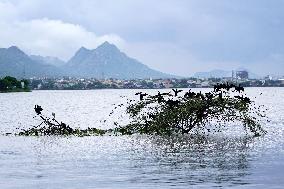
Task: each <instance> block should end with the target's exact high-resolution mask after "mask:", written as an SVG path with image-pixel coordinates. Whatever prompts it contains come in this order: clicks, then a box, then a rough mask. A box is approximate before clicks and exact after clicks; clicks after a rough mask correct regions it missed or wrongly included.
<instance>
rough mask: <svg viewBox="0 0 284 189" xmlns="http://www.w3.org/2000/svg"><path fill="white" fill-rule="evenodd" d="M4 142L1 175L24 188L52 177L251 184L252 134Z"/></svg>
mask: <svg viewBox="0 0 284 189" xmlns="http://www.w3.org/2000/svg"><path fill="white" fill-rule="evenodd" d="M2 140H4V142H6V144H5V145H6V148H7V149H4V150H2V151H1V152H0V154H1V157H2V158H1V162H2V163H3V162H5V164H4V165H2V169H1V171H0V178H2V179H5V180H6V182H7V181H8V182H7V183H9V184H11V185H12V186H17V184H19V183H18V182H19V181H21V182H24V183H25V185H24V186H26V187H29V188H30V187H31V188H38V187H40V186H46V184H47V183H48V181H51V180H52V181H56V182H55V183H57V184H54V186H53V185H52V188H53V187H57V186H58V187H68V188H72V187H74V188H76V187H85V184H87V183H88V185H89V184H90V185H89V186H96V185H99V186H100V187H111V188H120V187H121V186H122V185H123V186H124V187H126V186H127V187H129V188H132V187H137V188H141V187H142V186H149V187H151V186H154V185H157V184H158V185H159V186H160V187H162V186H164V187H166V186H169V185H170V186H172V187H174V186H177V187H181V186H184V187H186V186H188V185H200V184H201V185H202V184H203V185H205V186H233V185H247V184H250V182H249V180H247V179H246V176H247V175H249V161H250V157H249V148H248V144H249V143H251V141H252V139H251V138H236V139H229V138H222V137H218V138H213V137H206V138H202V139H201V138H197V137H190V136H183V137H179V138H176V137H172V138H165V137H157V136H153V137H150V136H131V137H125V136H123V137H122V136H121V137H84V138H76V137H69V138H61V137H39V138H33V137H30V138H26V137H9V138H8V139H7V138H6V139H5V138H2ZM1 142H3V141H1ZM2 144H3V143H2ZM2 148H3V147H2ZM8 149H10V150H8ZM2 186H4V185H2ZM127 187H126V188H127ZM1 188H2V187H1Z"/></svg>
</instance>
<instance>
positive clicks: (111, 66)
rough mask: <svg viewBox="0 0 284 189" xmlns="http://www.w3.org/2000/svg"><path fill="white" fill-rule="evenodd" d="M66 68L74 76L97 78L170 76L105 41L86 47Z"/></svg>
mask: <svg viewBox="0 0 284 189" xmlns="http://www.w3.org/2000/svg"><path fill="white" fill-rule="evenodd" d="M64 70H66V71H67V73H70V74H71V75H74V76H83V77H96V78H103V77H105V78H120V79H135V78H150V77H151V78H170V77H174V76H172V75H169V74H165V73H162V72H159V71H156V70H153V69H150V68H149V67H148V66H146V65H144V64H142V63H141V62H139V61H137V60H135V59H133V58H130V57H128V56H127V55H126V54H125V53H123V52H121V51H120V50H119V49H118V48H117V47H116V46H115V45H113V44H110V43H108V42H105V43H103V44H102V45H100V46H99V47H97V48H96V49H94V50H89V49H86V48H84V47H82V48H80V49H79V50H78V51H77V52H76V54H75V55H74V56H73V57H72V58H71V59H70V60H69V61H68V62H67V64H66V65H65V66H64Z"/></svg>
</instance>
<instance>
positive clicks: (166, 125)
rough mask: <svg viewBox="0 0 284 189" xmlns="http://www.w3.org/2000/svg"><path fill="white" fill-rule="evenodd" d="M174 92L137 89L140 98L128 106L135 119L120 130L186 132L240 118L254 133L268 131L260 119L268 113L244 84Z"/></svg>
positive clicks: (126, 131) (125, 132)
mask: <svg viewBox="0 0 284 189" xmlns="http://www.w3.org/2000/svg"><path fill="white" fill-rule="evenodd" d="M173 92H174V95H172V94H171V93H160V92H158V94H156V95H147V96H146V94H142V93H137V94H139V95H140V100H139V101H138V102H135V103H130V105H129V106H128V107H127V113H128V114H129V115H130V117H131V118H132V122H131V123H130V124H129V125H127V126H124V127H120V128H118V129H117V130H118V131H119V132H121V133H123V134H133V133H142V134H158V135H163V134H167V135H171V134H173V133H182V134H185V133H190V132H191V131H192V130H193V129H198V130H203V131H207V132H211V131H217V130H219V128H220V126H225V125H226V124H228V123H230V122H236V121H237V122H240V123H242V124H243V126H244V127H245V129H246V130H249V131H250V132H252V133H253V134H254V136H260V135H261V134H263V133H265V131H264V130H263V129H262V128H261V125H260V123H259V120H258V118H261V117H264V116H265V115H263V114H262V112H260V110H259V107H257V106H256V105H255V104H254V102H253V101H251V99H250V98H248V97H246V96H245V95H244V94H243V92H244V88H243V87H241V86H236V85H234V84H229V83H226V84H217V85H215V86H214V91H211V92H207V93H205V94H203V93H201V92H199V93H195V92H191V90H189V91H188V92H185V93H184V94H181V95H178V94H179V93H180V92H181V90H176V89H173ZM141 95H143V98H141ZM212 124H213V126H212Z"/></svg>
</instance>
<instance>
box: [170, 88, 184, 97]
mask: <svg viewBox="0 0 284 189" xmlns="http://www.w3.org/2000/svg"><path fill="white" fill-rule="evenodd" d="M172 90H173V91H174V93H175V96H177V95H178V93H180V92H182V90H178V89H172Z"/></svg>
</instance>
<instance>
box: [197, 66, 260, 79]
mask: <svg viewBox="0 0 284 189" xmlns="http://www.w3.org/2000/svg"><path fill="white" fill-rule="evenodd" d="M242 70H245V71H248V73H249V78H250V79H259V78H261V77H260V76H259V75H257V74H255V73H252V72H250V71H249V70H247V69H245V68H238V69H236V70H234V71H242ZM193 77H196V78H224V77H232V71H226V70H212V71H209V72H196V73H195V74H194V76H193Z"/></svg>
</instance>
